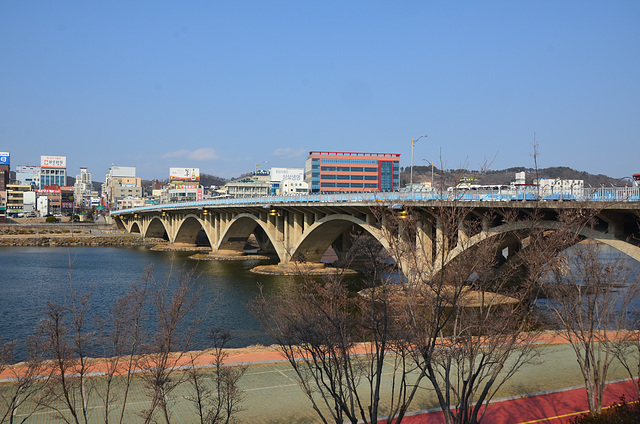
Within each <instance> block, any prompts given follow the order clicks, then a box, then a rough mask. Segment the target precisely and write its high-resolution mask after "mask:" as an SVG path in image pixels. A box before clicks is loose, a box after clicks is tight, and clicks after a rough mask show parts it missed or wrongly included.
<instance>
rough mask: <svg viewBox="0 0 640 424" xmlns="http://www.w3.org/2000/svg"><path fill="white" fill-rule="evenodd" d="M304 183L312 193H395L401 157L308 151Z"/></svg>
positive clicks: (397, 155)
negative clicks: (305, 182)
mask: <svg viewBox="0 0 640 424" xmlns="http://www.w3.org/2000/svg"><path fill="white" fill-rule="evenodd" d="M305 181H307V183H308V184H309V188H310V191H311V192H312V193H318V192H334V193H336V192H354V191H375V192H380V191H398V190H399V188H400V154H399V153H363V152H321V151H311V152H309V156H308V157H307V161H306V166H305Z"/></svg>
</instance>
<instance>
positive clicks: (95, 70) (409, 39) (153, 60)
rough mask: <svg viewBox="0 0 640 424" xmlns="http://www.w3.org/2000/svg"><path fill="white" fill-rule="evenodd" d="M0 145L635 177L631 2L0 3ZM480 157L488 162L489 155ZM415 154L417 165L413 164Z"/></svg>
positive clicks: (18, 151)
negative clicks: (379, 158)
mask: <svg viewBox="0 0 640 424" xmlns="http://www.w3.org/2000/svg"><path fill="white" fill-rule="evenodd" d="M0 57H1V58H2V59H1V62H0V63H1V66H0V75H1V78H0V151H9V152H10V153H11V163H12V166H13V168H15V165H18V164H39V160H40V155H61V156H62V155H64V156H67V170H68V174H69V175H72V176H73V175H75V174H77V173H79V167H80V166H87V167H88V168H89V171H90V172H92V173H93V178H94V180H103V179H104V177H103V176H104V174H105V173H106V172H107V171H108V168H109V166H110V165H111V164H116V165H120V166H129V165H135V166H136V167H137V173H138V176H140V177H142V178H149V179H150V178H161V179H162V178H167V177H168V173H169V167H198V168H200V172H204V173H208V174H214V175H219V176H222V177H232V176H237V175H239V174H241V173H244V172H248V171H251V170H252V169H253V168H254V166H255V164H256V163H261V162H264V161H268V164H262V165H261V168H265V167H267V166H283V167H303V166H304V160H305V158H306V156H307V154H308V152H309V151H310V150H329V151H334V150H337V151H370V152H390V153H401V154H402V166H409V165H410V154H411V138H412V137H418V136H420V135H423V134H427V135H428V138H426V139H425V138H423V139H422V140H420V141H419V142H418V143H417V144H416V146H415V153H414V165H420V164H422V165H425V164H426V163H427V162H429V161H434V162H436V163H439V162H440V157H442V160H443V161H444V164H445V167H447V168H457V167H459V166H465V165H466V166H467V167H469V168H471V169H478V168H480V166H481V165H482V164H483V163H484V162H485V161H488V162H491V168H492V169H503V168H507V167H512V166H532V165H533V160H532V158H531V154H530V153H531V144H532V142H533V134H534V132H535V133H536V139H537V141H538V144H539V151H540V156H539V165H540V166H541V167H548V166H570V167H572V168H576V169H578V170H584V171H588V172H592V173H603V174H607V175H609V176H612V177H624V176H629V175H630V174H632V173H637V172H640V164H639V163H638V152H639V148H638V145H639V141H640V78H639V77H638V75H639V71H640V2H638V1H636V0H632V1H622V0H620V1H613V2H611V1H589V0H586V1H585V0H583V1H557V0H553V1H546V0H541V1H511V2H508V1H500V2H497V1H495V2H494V1H458V2H451V1H429V0H423V1H399V2H379V1H293V0H291V1H274V0H269V1H232V2H228V1H226V2H222V1H191V2H165V1H127V2H125V1H112V2H84V1H83V2H80V1H2V2H0ZM494 158H495V159H494ZM423 159H425V160H426V161H427V162H425V161H424V160H423Z"/></svg>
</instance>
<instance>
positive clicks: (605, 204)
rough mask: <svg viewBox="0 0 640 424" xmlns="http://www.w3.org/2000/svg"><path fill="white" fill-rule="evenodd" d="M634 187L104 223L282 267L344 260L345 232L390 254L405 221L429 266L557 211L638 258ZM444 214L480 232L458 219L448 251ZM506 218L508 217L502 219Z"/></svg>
mask: <svg viewBox="0 0 640 424" xmlns="http://www.w3.org/2000/svg"><path fill="white" fill-rule="evenodd" d="M638 190H639V189H638V188H637V187H623V188H608V189H604V188H600V189H595V190H592V191H591V192H589V193H583V195H582V196H581V197H580V198H576V197H575V196H573V195H572V196H571V197H568V196H567V197H566V198H564V199H563V198H562V196H555V197H554V198H550V199H546V200H545V199H540V198H535V197H534V198H533V199H532V198H531V196H527V195H523V196H520V197H518V195H512V196H511V197H506V196H505V194H504V193H499V192H486V193H479V192H478V193H472V192H446V191H440V192H436V191H432V192H391V193H344V194H332V195H328V194H324V195H323V194H310V195H303V196H300V195H298V196H288V197H287V196H271V197H249V198H226V199H211V200H203V201H199V202H188V203H168V204H160V205H149V206H145V207H139V208H132V209H124V210H116V211H113V212H111V216H112V217H113V218H114V220H115V222H116V223H117V225H118V226H119V227H120V228H122V229H123V230H125V231H127V232H128V233H136V234H140V236H141V237H154V238H161V239H164V240H166V242H167V243H166V246H165V249H169V250H170V249H175V250H204V251H205V252H206V254H207V255H208V256H210V257H211V258H235V259H241V258H242V257H251V256H250V255H249V256H248V255H247V252H248V248H249V246H250V243H257V245H258V246H259V249H258V252H260V253H264V254H267V255H270V256H273V257H275V258H277V260H278V261H279V265H280V266H282V267H283V268H285V267H287V266H289V265H290V264H291V263H292V262H295V261H296V260H297V258H304V260H305V262H307V263H316V264H320V263H321V259H322V257H323V255H324V254H325V253H326V252H327V250H328V249H330V248H333V250H334V251H335V253H336V255H337V256H338V258H339V259H344V258H346V257H347V255H348V253H349V249H350V248H351V237H350V235H352V234H355V233H366V234H369V235H371V236H372V237H373V238H374V239H376V240H378V242H379V243H380V244H381V245H382V246H383V247H385V248H390V246H389V234H392V233H393V231H396V232H397V228H396V229H394V228H393V227H394V225H396V227H397V222H402V221H401V219H402V218H404V217H406V216H408V215H409V214H410V215H411V216H412V218H414V220H415V221H416V222H417V223H418V225H417V229H416V230H415V231H412V232H411V235H410V236H409V237H410V238H411V240H408V242H409V243H415V245H416V246H419V247H420V249H421V251H424V252H426V253H425V254H424V260H425V261H427V263H431V264H436V263H437V262H438V261H437V260H436V257H437V255H438V254H440V253H439V252H444V251H445V250H446V251H447V252H449V254H451V255H455V254H456V252H457V251H459V250H461V249H463V245H464V246H471V245H473V244H475V243H479V242H481V241H482V240H483V239H485V238H486V237H490V236H492V235H498V234H501V235H506V237H505V238H504V240H505V242H504V245H503V246H502V247H501V249H502V250H504V253H502V254H503V255H504V256H505V258H506V259H508V258H509V257H511V256H512V255H513V254H515V253H517V252H518V251H519V250H520V248H521V246H520V245H519V242H518V238H517V237H509V235H510V234H516V233H517V232H518V231H522V230H523V228H524V227H525V226H527V225H531V224H530V222H531V219H530V218H531V216H532V215H534V214H535V215H536V216H537V219H536V221H535V222H536V224H535V225H536V226H537V227H538V228H542V229H547V230H553V229H556V228H558V225H559V222H558V216H559V214H560V213H561V211H563V210H589V211H592V212H593V213H594V214H595V216H596V220H595V221H596V224H595V225H594V226H593V227H591V228H583V229H580V230H579V231H580V236H581V237H582V238H588V239H592V240H595V241H597V242H599V243H603V244H607V245H609V246H611V247H613V248H615V249H617V250H619V251H621V252H623V253H625V254H627V255H629V256H630V257H632V258H634V259H636V260H638V261H640V201H639V199H640V193H639V192H638ZM556 199H557V200H556ZM443 208H444V209H443ZM452 208H456V209H458V210H463V211H466V213H465V214H463V215H461V216H466V217H476V218H478V217H483V218H482V220H483V221H482V226H481V228H479V229H475V230H468V228H470V226H469V227H467V226H466V225H465V222H463V221H464V219H469V218H463V219H462V221H461V222H459V223H458V224H459V228H458V235H457V236H456V241H455V244H456V245H457V246H454V245H450V244H449V243H451V241H446V240H445V239H444V236H443V234H442V223H441V222H439V219H440V218H438V215H439V214H438V212H439V211H440V212H441V211H443V210H448V209H452ZM507 216H510V217H516V219H515V220H514V219H509V220H507V219H506V217H507ZM390 218H400V220H394V219H390ZM394 221H395V222H396V224H393V222H394ZM507 221H509V222H507ZM404 237H406V235H405V236H404ZM463 240H464V241H465V243H461V241H463ZM445 243H446V244H447V246H446V247H445ZM464 248H466V247H464ZM434 266H435V265H434Z"/></svg>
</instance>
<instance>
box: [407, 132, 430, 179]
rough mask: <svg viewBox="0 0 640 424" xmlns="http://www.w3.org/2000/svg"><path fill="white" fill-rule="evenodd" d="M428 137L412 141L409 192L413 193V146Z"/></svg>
mask: <svg viewBox="0 0 640 424" xmlns="http://www.w3.org/2000/svg"><path fill="white" fill-rule="evenodd" d="M423 137H426V135H421V136H420V137H418V138H416V139H413V138H412V139H411V177H410V179H409V190H410V191H413V146H414V145H415V144H416V143H417V142H418V140H420V139H421V138H423Z"/></svg>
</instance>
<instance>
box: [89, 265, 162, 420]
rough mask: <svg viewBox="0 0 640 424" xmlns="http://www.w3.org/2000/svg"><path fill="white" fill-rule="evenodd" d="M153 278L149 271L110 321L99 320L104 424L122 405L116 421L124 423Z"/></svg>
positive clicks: (114, 309)
mask: <svg viewBox="0 0 640 424" xmlns="http://www.w3.org/2000/svg"><path fill="white" fill-rule="evenodd" d="M151 275H152V268H148V269H147V270H146V271H145V274H144V276H143V278H142V282H141V283H140V284H133V285H132V286H131V289H130V290H129V291H128V292H127V293H126V294H125V295H123V296H122V297H120V298H118V299H117V300H116V302H115V303H114V305H113V307H112V309H111V313H110V315H109V317H108V319H99V320H98V329H99V335H98V336H99V337H98V340H99V344H100V348H101V354H102V357H103V358H104V364H105V367H106V371H105V374H106V375H105V379H104V380H105V384H104V385H105V387H104V390H102V391H100V392H99V393H98V395H99V396H100V397H101V398H102V400H103V406H104V411H105V412H104V422H105V424H107V423H109V421H110V417H111V412H112V410H113V409H114V407H116V405H120V406H119V408H120V411H119V412H120V413H119V415H118V416H117V418H116V421H117V422H119V423H122V422H124V417H125V411H126V408H127V403H128V399H129V391H130V388H131V383H132V378H133V375H134V374H133V372H134V370H135V368H136V362H137V358H138V354H139V353H140V351H139V350H140V346H141V344H142V343H143V341H144V337H145V334H144V333H143V327H144V322H145V315H144V310H145V307H146V306H147V302H148V300H149V299H148V297H149V293H148V292H149V282H150V280H151ZM122 374H124V376H123V377H120V376H121V375H122Z"/></svg>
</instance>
